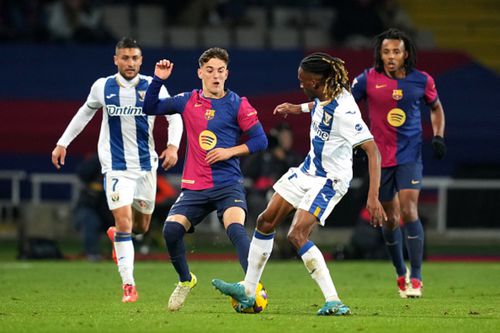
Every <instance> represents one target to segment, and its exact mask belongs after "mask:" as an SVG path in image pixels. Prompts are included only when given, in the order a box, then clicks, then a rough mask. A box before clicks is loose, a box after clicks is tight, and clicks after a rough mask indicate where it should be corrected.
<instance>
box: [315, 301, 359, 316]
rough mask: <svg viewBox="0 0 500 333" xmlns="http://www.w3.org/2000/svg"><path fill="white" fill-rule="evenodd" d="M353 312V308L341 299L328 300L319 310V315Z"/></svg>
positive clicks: (338, 314)
mask: <svg viewBox="0 0 500 333" xmlns="http://www.w3.org/2000/svg"><path fill="white" fill-rule="evenodd" d="M350 314H351V309H349V307H348V306H347V305H344V303H342V302H341V301H330V302H326V303H325V305H323V307H322V308H321V309H319V310H318V316H346V315H350Z"/></svg>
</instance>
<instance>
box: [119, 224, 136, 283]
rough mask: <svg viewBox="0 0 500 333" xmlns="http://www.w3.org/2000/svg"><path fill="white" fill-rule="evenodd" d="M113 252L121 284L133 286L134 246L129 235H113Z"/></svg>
mask: <svg viewBox="0 0 500 333" xmlns="http://www.w3.org/2000/svg"><path fill="white" fill-rule="evenodd" d="M115 252H116V260H117V261H118V272H120V276H121V278H122V283H123V284H131V285H135V281H134V255H135V252H134V244H133V243H132V237H131V234H126V233H121V232H120V233H118V232H117V233H116V234H115Z"/></svg>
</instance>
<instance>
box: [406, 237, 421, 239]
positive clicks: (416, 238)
mask: <svg viewBox="0 0 500 333" xmlns="http://www.w3.org/2000/svg"><path fill="white" fill-rule="evenodd" d="M406 238H408V239H417V238H418V236H407V237H406Z"/></svg>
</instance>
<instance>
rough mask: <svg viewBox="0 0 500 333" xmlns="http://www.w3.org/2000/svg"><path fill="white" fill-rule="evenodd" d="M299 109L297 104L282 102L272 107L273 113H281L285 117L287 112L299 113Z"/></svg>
mask: <svg viewBox="0 0 500 333" xmlns="http://www.w3.org/2000/svg"><path fill="white" fill-rule="evenodd" d="M300 112H301V109H300V105H299V104H292V103H282V104H280V105H278V106H276V107H275V108H274V111H273V114H274V115H282V116H283V118H286V116H287V115H288V114H300Z"/></svg>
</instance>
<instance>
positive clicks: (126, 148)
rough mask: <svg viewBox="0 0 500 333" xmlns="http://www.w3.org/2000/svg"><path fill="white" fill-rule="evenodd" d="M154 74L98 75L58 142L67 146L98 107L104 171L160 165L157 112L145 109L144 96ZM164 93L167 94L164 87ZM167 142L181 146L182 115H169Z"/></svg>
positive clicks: (141, 169) (100, 151)
mask: <svg viewBox="0 0 500 333" xmlns="http://www.w3.org/2000/svg"><path fill="white" fill-rule="evenodd" d="M151 80H152V78H151V77H150V76H144V75H140V74H139V75H137V76H136V77H135V78H134V79H132V80H130V81H127V80H126V79H125V78H123V77H122V76H121V75H120V74H119V73H117V74H115V75H111V76H108V77H106V78H100V79H98V80H97V81H96V82H95V83H94V84H93V85H92V88H91V90H90V94H89V96H88V97H87V101H86V102H85V104H84V105H83V106H82V107H81V108H80V109H79V110H78V112H77V114H76V115H75V117H74V118H73V119H72V120H71V122H70V124H69V125H68V127H67V128H66V131H65V132H64V134H63V135H62V136H61V138H60V139H59V141H58V142H57V144H58V145H61V146H63V147H67V146H68V145H69V144H70V143H71V141H73V139H74V138H75V137H76V136H77V135H78V134H79V133H80V132H81V131H82V130H83V128H84V127H85V126H86V125H87V123H88V122H89V121H90V120H91V119H92V117H93V116H94V115H95V113H96V112H97V110H98V109H100V108H102V110H103V113H102V114H103V116H102V122H101V130H100V133H99V142H98V146H97V150H98V154H99V160H100V162H101V167H102V172H103V173H106V172H108V171H110V170H130V171H150V170H156V168H157V167H158V154H157V153H156V151H155V145H154V139H153V125H154V121H155V117H154V116H148V115H146V114H144V113H143V112H142V105H143V102H144V96H145V94H146V90H147V88H148V85H149V83H150V82H151ZM162 94H163V96H164V97H168V92H167V90H166V88H165V87H162ZM167 120H168V122H169V129H168V132H169V133H168V134H169V135H168V138H169V142H168V144H173V145H175V146H177V147H179V143H180V140H181V137H182V130H183V129H182V119H181V116H180V115H178V114H176V115H171V116H167Z"/></svg>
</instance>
